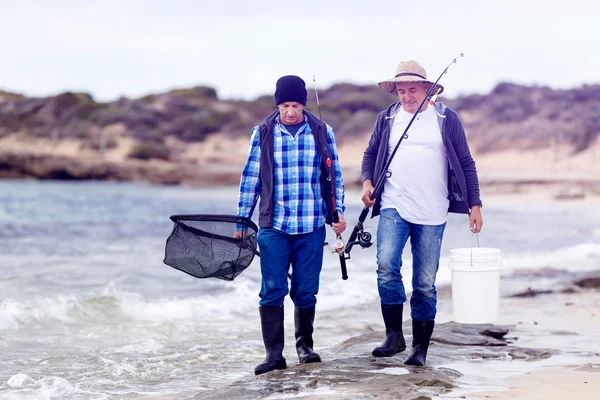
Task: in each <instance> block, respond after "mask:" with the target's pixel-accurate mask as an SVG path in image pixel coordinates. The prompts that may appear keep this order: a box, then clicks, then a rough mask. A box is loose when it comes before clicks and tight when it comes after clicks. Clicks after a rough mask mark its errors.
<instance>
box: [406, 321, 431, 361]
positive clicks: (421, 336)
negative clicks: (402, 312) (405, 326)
mask: <svg viewBox="0 0 600 400" xmlns="http://www.w3.org/2000/svg"><path fill="white" fill-rule="evenodd" d="M434 325H435V321H419V320H418V319H413V320H412V328H413V342H412V345H413V349H412V352H411V353H410V356H408V359H407V360H406V361H405V362H404V364H406V365H418V366H424V365H425V359H426V358H427V349H428V348H429V340H430V339H431V334H432V333H433V326H434Z"/></svg>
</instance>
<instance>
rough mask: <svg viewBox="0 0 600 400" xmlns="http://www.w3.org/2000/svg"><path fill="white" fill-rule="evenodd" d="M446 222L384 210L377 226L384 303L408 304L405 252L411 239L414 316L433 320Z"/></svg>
mask: <svg viewBox="0 0 600 400" xmlns="http://www.w3.org/2000/svg"><path fill="white" fill-rule="evenodd" d="M445 227H446V223H445V222H444V223H443V224H441V225H418V224H412V223H410V222H408V221H405V220H404V219H402V217H401V216H400V215H399V214H398V211H396V209H394V208H386V209H383V210H381V214H380V216H379V227H378V229H377V288H378V290H379V297H380V298H381V303H382V304H404V302H406V293H405V291H404V284H403V282H402V273H401V272H400V269H401V268H402V251H403V250H404V246H405V245H406V242H407V240H408V238H409V237H410V245H411V250H412V256H413V276H412V289H413V291H412V296H411V297H410V307H411V317H412V318H413V319H418V320H420V321H433V320H434V319H435V314H436V305H437V291H436V288H435V276H436V274H437V271H438V267H439V265H440V251H441V247H442V237H443V235H444V228H445Z"/></svg>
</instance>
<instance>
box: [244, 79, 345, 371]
mask: <svg viewBox="0 0 600 400" xmlns="http://www.w3.org/2000/svg"><path fill="white" fill-rule="evenodd" d="M306 99H307V92H306V85H305V83H304V81H303V80H302V79H301V78H299V77H297V76H294V75H287V76H283V77H281V78H280V79H279V80H278V81H277V85H276V90H275V105H276V106H277V108H278V109H277V110H276V111H274V112H273V113H271V114H270V115H269V116H268V117H267V118H266V119H265V120H264V122H263V123H262V124H260V125H258V126H255V127H254V128H253V129H252V137H251V139H250V142H251V143H250V151H249V153H248V159H247V161H246V165H245V166H244V170H243V172H242V177H241V182H240V191H239V197H238V208H237V215H239V216H242V217H248V218H249V217H251V216H252V212H253V210H254V207H255V205H256V202H257V199H258V197H260V204H259V220H258V225H259V227H260V228H259V232H258V245H259V249H260V270H261V276H262V279H261V289H260V293H259V296H260V301H259V313H260V320H261V327H262V336H263V341H264V344H265V349H266V353H267V355H266V358H265V360H264V362H263V363H261V364H260V365H258V366H257V367H256V368H255V369H254V373H255V374H256V375H258V374H263V373H265V372H269V371H272V370H274V369H284V368H286V367H287V364H286V360H285V358H284V357H283V346H284V343H285V336H284V331H283V320H284V318H283V317H284V310H283V303H284V298H285V296H286V295H287V294H288V292H289V293H290V297H291V299H292V301H293V302H294V306H295V307H294V322H295V336H296V351H297V353H298V357H299V360H300V362H301V363H313V362H320V361H321V358H320V357H319V355H318V354H317V353H315V352H314V351H313V337H312V334H313V323H314V319H315V305H316V302H317V298H316V295H317V292H318V291H319V275H320V273H321V267H322V263H323V244H324V242H325V224H331V226H332V227H333V230H334V231H335V233H336V234H341V233H342V232H343V231H344V230H345V229H346V221H345V219H344V216H343V212H344V183H343V179H342V171H341V169H340V164H339V162H338V156H337V149H336V146H335V139H334V135H333V130H332V129H331V127H329V126H328V125H326V124H325V123H323V122H322V121H321V120H319V119H318V118H317V117H316V116H314V115H313V114H311V113H309V112H308V111H306V110H305V109H304V106H306ZM235 235H236V237H238V238H240V237H242V236H243V232H241V231H238V232H236V234H235ZM290 264H291V267H292V274H291V282H290V288H289V289H288V272H289V268H290Z"/></svg>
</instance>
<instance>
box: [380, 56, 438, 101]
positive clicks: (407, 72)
mask: <svg viewBox="0 0 600 400" xmlns="http://www.w3.org/2000/svg"><path fill="white" fill-rule="evenodd" d="M398 82H423V83H429V84H430V85H433V82H431V81H430V80H428V79H427V72H426V71H425V68H423V67H422V66H421V64H419V63H418V62H417V61H415V60H408V61H400V63H399V64H398V66H397V67H396V74H395V76H394V77H393V78H389V79H386V80H384V81H381V82H379V83H378V85H379V87H380V88H382V89H383V90H385V91H386V92H389V93H394V92H395V91H396V83H398ZM436 88H437V90H436V89H433V90H432V92H433V94H435V93H438V94H439V93H442V92H443V91H444V87H443V86H442V85H440V84H439V83H436ZM438 90H439V92H438Z"/></svg>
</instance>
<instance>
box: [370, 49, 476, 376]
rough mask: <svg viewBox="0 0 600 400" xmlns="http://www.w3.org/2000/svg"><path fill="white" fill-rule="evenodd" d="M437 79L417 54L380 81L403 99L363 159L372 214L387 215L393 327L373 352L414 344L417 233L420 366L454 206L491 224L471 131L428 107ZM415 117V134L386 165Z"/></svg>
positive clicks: (387, 284)
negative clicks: (407, 283) (408, 336)
mask: <svg viewBox="0 0 600 400" xmlns="http://www.w3.org/2000/svg"><path fill="white" fill-rule="evenodd" d="M432 85H433V83H432V82H431V81H429V80H427V74H426V72H425V69H424V68H423V67H422V66H421V65H420V64H419V63H418V62H416V61H413V60H411V61H403V62H401V63H400V64H399V65H398V67H397V69H396V74H395V76H394V77H393V78H390V79H387V80H385V81H383V82H380V83H379V87H381V88H382V89H383V90H385V91H387V92H390V93H393V92H396V93H398V97H399V100H400V101H399V102H398V103H394V104H392V105H390V106H389V107H388V109H387V110H385V111H383V112H382V113H381V114H380V115H379V118H378V119H377V123H376V124H375V129H374V131H373V134H372V136H371V138H370V140H369V144H368V147H367V149H366V151H365V153H364V156H363V160H362V180H363V193H362V201H363V203H364V204H365V207H373V211H372V217H375V216H376V215H379V226H378V230H377V286H378V290H379V297H380V299H381V313H382V315H383V321H384V324H385V328H386V329H385V332H386V338H385V341H384V342H383V344H382V345H381V346H379V347H377V348H375V349H374V350H373V355H374V356H375V357H391V356H393V355H394V354H396V353H397V352H401V351H403V350H404V349H405V348H406V343H405V340H404V336H403V334H402V313H403V305H404V302H406V294H405V291H404V283H403V281H402V274H401V272H400V269H401V267H402V252H403V249H404V246H405V245H406V242H407V241H408V238H409V237H410V244H411V252H412V269H413V272H412V295H411V298H410V306H411V317H412V352H411V354H410V355H409V357H408V358H407V360H406V361H405V364H407V365H419V366H422V365H425V359H426V356H427V349H428V348H429V340H430V338H431V334H432V333H433V327H434V324H435V316H436V311H437V309H436V305H437V292H436V288H435V277H436V274H437V271H438V267H439V262H440V250H441V246H442V237H443V234H444V228H445V227H446V219H447V215H448V212H454V213H463V214H468V215H469V228H470V229H471V231H472V232H474V233H479V232H480V231H481V227H482V224H483V221H482V218H481V210H480V209H481V200H480V198H479V180H478V177H477V170H476V168H475V162H474V161H473V158H472V157H471V152H470V150H469V146H468V144H467V140H466V137H465V131H464V129H463V126H462V123H461V122H460V119H459V118H458V115H457V114H456V113H455V112H454V111H452V110H451V109H450V108H448V107H446V106H445V105H444V104H442V103H433V104H432V105H431V106H429V107H428V105H429V101H428V100H429V99H425V97H426V95H427V92H428V90H429V88H430V87H431V86H432ZM431 89H432V90H431V92H430V96H433V95H436V94H439V93H441V92H442V91H443V90H444V88H443V87H442V86H441V85H437V86H436V87H433V88H431ZM424 100H425V101H424ZM422 104H423V105H422ZM421 105H422V106H421ZM415 114H417V115H416V116H415ZM413 116H415V118H414V120H413V123H412V125H411V126H410V128H409V130H408V131H407V132H406V134H407V136H405V137H404V140H403V141H402V142H401V144H400V146H399V147H398V151H397V152H396V154H395V156H394V158H392V161H391V163H390V166H389V169H388V170H387V171H384V170H383V167H384V165H385V164H386V162H387V161H388V157H389V156H390V154H391V152H392V151H393V149H394V148H395V147H396V144H397V143H398V141H399V140H401V137H402V135H403V133H404V131H405V129H406V128H407V126H408V124H409V122H410V121H411V119H412V118H413ZM383 174H387V178H386V180H385V184H384V187H383V191H382V193H381V194H380V195H378V196H377V198H373V199H372V198H371V195H372V194H373V191H374V187H373V185H375V184H376V183H377V182H378V181H379V179H380V178H381V177H382V175H383Z"/></svg>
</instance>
